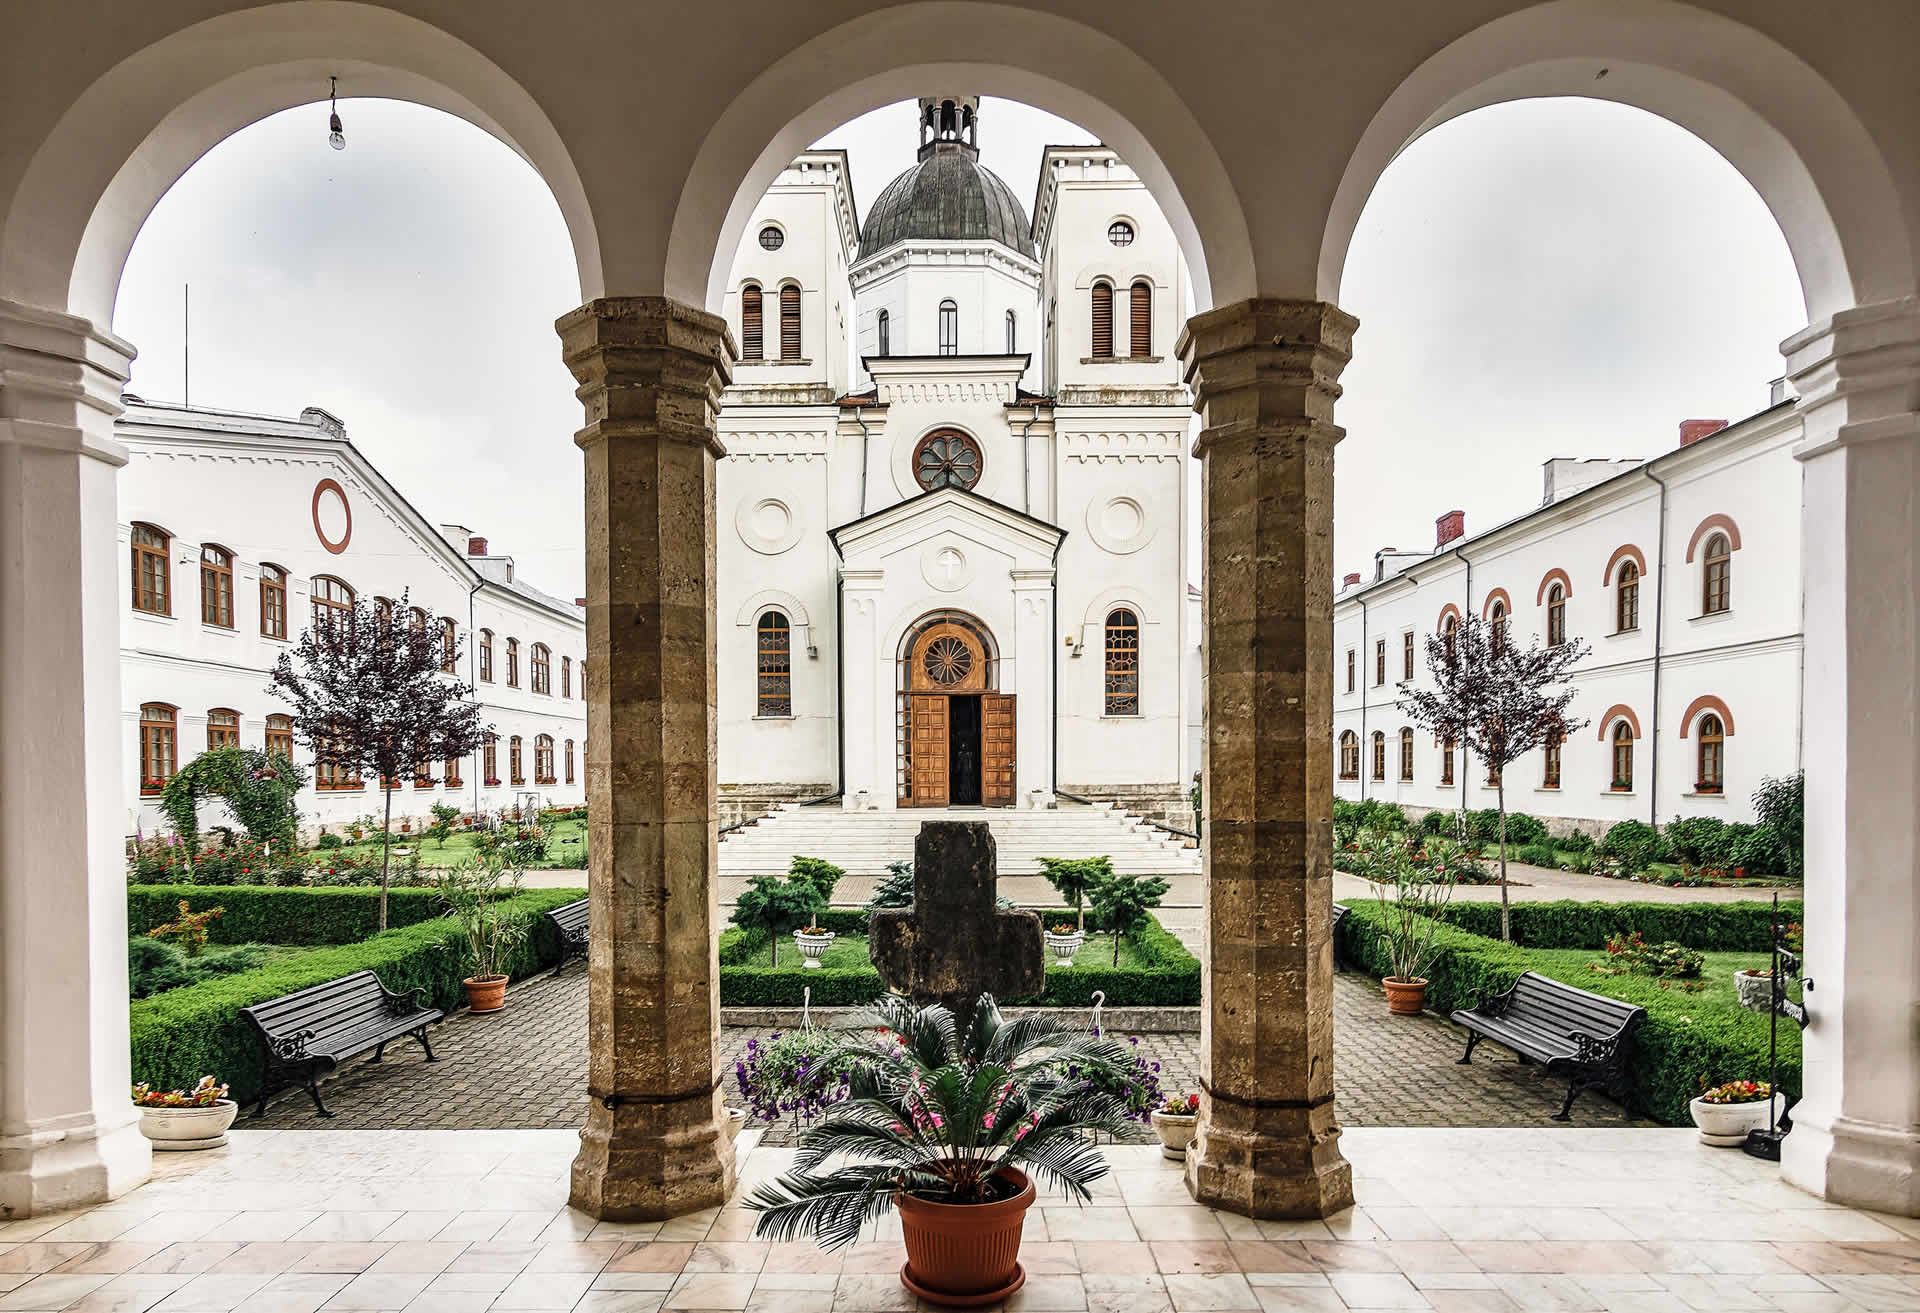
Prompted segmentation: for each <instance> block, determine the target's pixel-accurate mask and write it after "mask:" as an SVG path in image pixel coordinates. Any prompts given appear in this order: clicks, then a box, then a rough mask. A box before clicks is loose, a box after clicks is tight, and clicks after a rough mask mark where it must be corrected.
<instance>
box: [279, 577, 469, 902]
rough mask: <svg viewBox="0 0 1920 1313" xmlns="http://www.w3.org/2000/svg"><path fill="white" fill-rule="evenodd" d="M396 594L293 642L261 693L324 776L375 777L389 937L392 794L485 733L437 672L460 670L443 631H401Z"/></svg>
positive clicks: (454, 686) (460, 687)
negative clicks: (286, 717) (276, 703)
mask: <svg viewBox="0 0 1920 1313" xmlns="http://www.w3.org/2000/svg"><path fill="white" fill-rule="evenodd" d="M409 610H410V609H409V607H408V606H407V598H406V595H405V594H404V593H403V594H401V597H400V601H399V602H398V603H397V604H387V603H382V604H380V605H379V606H369V605H367V604H366V603H365V602H363V601H358V600H356V601H355V602H354V604H353V605H352V606H351V607H349V608H342V609H340V610H339V611H337V612H332V613H330V614H331V615H332V616H333V618H332V619H330V620H327V621H324V622H318V619H317V617H316V621H317V622H316V623H315V624H314V626H313V627H312V628H310V629H308V630H306V631H305V632H304V633H302V634H301V635H300V641H299V643H298V644H297V645H296V646H295V647H294V649H293V650H292V651H291V652H283V653H282V654H281V656H280V660H279V662H278V664H276V665H275V666H274V668H273V676H272V682H271V683H270V684H269V685H268V686H267V690H268V692H270V693H272V694H274V695H275V696H276V697H279V698H281V699H282V700H283V701H285V702H286V703H287V704H288V705H289V706H291V707H292V708H293V734H294V738H295V740H296V741H298V742H299V743H300V744H301V746H303V747H306V748H308V749H311V750H312V752H313V757H314V762H315V764H316V765H317V766H318V767H319V769H320V773H321V774H322V775H323V776H324V775H325V773H326V772H328V771H329V770H331V771H332V772H334V774H335V775H336V777H339V776H344V777H345V778H347V779H359V778H362V777H363V776H365V775H367V774H371V775H373V777H374V779H375V780H376V781H377V782H378V783H379V784H380V786H381V793H382V795H383V798H384V801H385V811H384V814H383V818H382V821H381V861H380V916H379V928H380V929H382V930H385V929H386V928H387V887H388V880H389V877H390V875H391V866H392V837H393V792H394V790H395V789H397V788H399V787H400V786H401V784H402V783H403V782H404V781H406V780H409V779H412V778H413V777H414V773H415V770H416V768H417V767H418V766H420V765H421V764H422V763H425V762H432V761H445V760H447V759H448V758H449V757H464V756H466V755H468V754H469V753H471V752H473V751H474V750H475V749H476V748H478V747H479V746H480V744H481V742H482V741H483V740H484V739H485V738H486V736H487V735H489V734H491V733H492V732H493V727H492V726H491V725H483V724H481V723H480V707H479V704H478V703H476V702H473V701H472V700H471V698H472V696H473V686H472V685H471V684H463V683H461V682H460V680H459V678H458V677H457V676H455V675H450V674H447V673H445V671H444V670H443V668H442V666H443V663H444V664H445V665H446V666H450V667H452V668H453V669H456V670H457V669H458V668H459V651H458V649H457V647H456V649H455V651H454V652H453V654H452V656H453V659H452V660H450V661H449V660H448V658H447V654H446V652H445V649H444V646H443V644H444V641H445V640H444V637H443V635H442V632H441V625H440V624H439V623H438V622H437V621H434V620H429V621H428V622H427V623H425V624H422V625H417V626H416V625H413V624H410V623H409V622H408V619H407V617H408V615H409Z"/></svg>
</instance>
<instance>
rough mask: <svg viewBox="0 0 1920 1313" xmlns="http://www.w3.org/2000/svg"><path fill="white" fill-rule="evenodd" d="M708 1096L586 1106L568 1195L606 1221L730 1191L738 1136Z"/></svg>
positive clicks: (646, 1217) (640, 1217) (714, 1201)
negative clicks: (671, 1101) (702, 1099)
mask: <svg viewBox="0 0 1920 1313" xmlns="http://www.w3.org/2000/svg"><path fill="white" fill-rule="evenodd" d="M724 1127H725V1113H724V1111H722V1110H721V1109H720V1108H719V1099H718V1096H717V1095H716V1096H711V1097H710V1100H709V1102H707V1103H704V1104H703V1103H699V1102H697V1101H689V1102H687V1103H683V1104H658V1103H630V1104H623V1105H622V1106H620V1107H618V1108H608V1107H606V1106H605V1105H604V1104H603V1103H601V1102H600V1101H599V1100H598V1099H595V1100H593V1101H592V1102H591V1103H590V1104H589V1105H588V1112H587V1125H586V1129H585V1130H583V1131H581V1132H580V1153H579V1155H578V1156H577V1157H575V1158H574V1160H573V1188H572V1191H571V1192H570V1194H569V1195H568V1198H567V1202H568V1203H569V1204H570V1205H572V1206H573V1207H574V1208H577V1209H579V1210H580V1211H581V1212H583V1213H586V1214H589V1215H590V1216H593V1217H597V1218H599V1219H600V1220H601V1221H603V1222H657V1221H663V1220H665V1219H666V1218H669V1217H679V1216H680V1215H682V1214H684V1213H696V1212H699V1211H700V1210H701V1209H702V1208H718V1207H720V1206H721V1205H722V1204H724V1203H726V1201H727V1198H728V1196H729V1195H731V1194H732V1193H733V1186H734V1180H735V1176H734V1161H733V1140H732V1138H731V1137H730V1136H728V1134H727V1133H726V1130H725V1128H724Z"/></svg>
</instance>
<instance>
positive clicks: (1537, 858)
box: [1513, 843, 1560, 870]
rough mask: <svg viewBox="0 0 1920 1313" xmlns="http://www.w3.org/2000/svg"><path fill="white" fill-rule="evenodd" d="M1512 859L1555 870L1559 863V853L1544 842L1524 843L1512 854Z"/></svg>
mask: <svg viewBox="0 0 1920 1313" xmlns="http://www.w3.org/2000/svg"><path fill="white" fill-rule="evenodd" d="M1513 859H1514V860H1515V861H1517V862H1525V863H1526V864H1527V865H1529V866H1544V867H1546V868H1547V869H1548V870H1555V869H1557V868H1558V867H1559V865H1560V854H1558V853H1556V852H1555V851H1554V850H1553V849H1552V848H1549V847H1548V846H1547V845H1546V844H1544V843H1530V844H1527V845H1525V846H1524V847H1522V848H1521V849H1520V850H1519V851H1517V852H1515V853H1514V854H1513Z"/></svg>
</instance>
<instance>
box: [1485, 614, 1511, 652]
mask: <svg viewBox="0 0 1920 1313" xmlns="http://www.w3.org/2000/svg"><path fill="white" fill-rule="evenodd" d="M1487 619H1488V621H1489V622H1490V623H1491V626H1492V629H1491V633H1490V634H1489V639H1490V641H1491V643H1492V644H1493V652H1494V655H1495V656H1498V655H1499V654H1500V653H1502V652H1504V651H1506V650H1507V604H1506V603H1505V602H1495V603H1494V604H1493V607H1492V608H1491V609H1490V610H1489V611H1488V612H1487Z"/></svg>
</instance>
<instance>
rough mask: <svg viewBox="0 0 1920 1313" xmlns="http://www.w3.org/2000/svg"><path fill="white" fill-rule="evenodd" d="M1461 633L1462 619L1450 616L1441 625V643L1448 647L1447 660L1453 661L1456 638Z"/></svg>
mask: <svg viewBox="0 0 1920 1313" xmlns="http://www.w3.org/2000/svg"><path fill="white" fill-rule="evenodd" d="M1459 632H1460V617H1459V616H1457V615H1449V616H1448V617H1447V618H1446V619H1445V620H1444V621H1442V622H1441V624H1440V641H1441V642H1442V643H1443V644H1444V645H1445V646H1446V652H1447V660H1449V661H1451V660H1453V650H1454V637H1455V635H1457V634H1458V633H1459Z"/></svg>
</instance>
